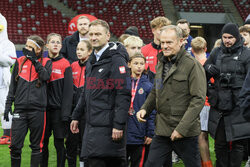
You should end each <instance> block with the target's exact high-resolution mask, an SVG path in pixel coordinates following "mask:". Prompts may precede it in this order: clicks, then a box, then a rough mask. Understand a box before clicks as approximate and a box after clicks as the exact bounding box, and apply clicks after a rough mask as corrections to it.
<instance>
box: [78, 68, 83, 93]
mask: <svg viewBox="0 0 250 167" xmlns="http://www.w3.org/2000/svg"><path fill="white" fill-rule="evenodd" d="M82 69H83V67H81V73H80V79H79V83H78V88H79V87H80V84H81V79H82Z"/></svg>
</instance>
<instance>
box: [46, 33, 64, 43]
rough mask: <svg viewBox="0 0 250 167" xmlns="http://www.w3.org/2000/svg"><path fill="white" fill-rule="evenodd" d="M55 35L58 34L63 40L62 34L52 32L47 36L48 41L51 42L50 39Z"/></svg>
mask: <svg viewBox="0 0 250 167" xmlns="http://www.w3.org/2000/svg"><path fill="white" fill-rule="evenodd" d="M53 36H57V37H59V38H60V42H62V36H61V35H60V34H57V33H50V34H49V35H48V36H47V43H49V41H50V40H51V38H52V37H53Z"/></svg>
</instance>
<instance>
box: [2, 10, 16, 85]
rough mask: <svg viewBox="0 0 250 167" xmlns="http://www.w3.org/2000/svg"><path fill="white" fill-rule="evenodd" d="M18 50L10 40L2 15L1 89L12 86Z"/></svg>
mask: <svg viewBox="0 0 250 167" xmlns="http://www.w3.org/2000/svg"><path fill="white" fill-rule="evenodd" d="M15 59H16V49H15V46H14V44H13V43H12V42H11V41H10V40H9V39H8V34H7V21H6V19H5V17H4V16H3V15H2V14H1V13H0V89H1V88H5V89H8V87H9V85H10V78H11V73H10V66H12V65H13V64H14V63H15Z"/></svg>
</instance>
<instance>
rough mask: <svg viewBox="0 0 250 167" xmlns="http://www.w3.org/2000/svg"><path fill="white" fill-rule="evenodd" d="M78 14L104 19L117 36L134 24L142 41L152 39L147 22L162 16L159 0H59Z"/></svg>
mask: <svg viewBox="0 0 250 167" xmlns="http://www.w3.org/2000/svg"><path fill="white" fill-rule="evenodd" d="M61 2H64V3H65V4H66V5H68V6H69V7H70V8H72V9H73V10H77V11H78V13H79V14H82V13H86V14H91V15H94V16H96V17H97V18H100V19H103V20H106V21H108V22H109V24H110V29H111V32H113V34H114V35H115V36H117V37H119V36H120V35H121V34H123V33H124V31H125V29H126V28H127V27H129V26H132V25H133V26H136V27H138V29H139V34H140V36H141V37H142V38H143V40H144V42H146V43H147V42H149V41H150V40H152V38H153V35H152V32H151V29H150V24H149V22H150V21H151V20H152V19H153V18H155V17H157V16H164V12H163V8H162V5H161V0H119V1H117V0H104V1H91V0H83V1H80V0H68V1H65V0H61Z"/></svg>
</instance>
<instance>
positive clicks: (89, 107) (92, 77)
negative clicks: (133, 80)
mask: <svg viewBox="0 0 250 167" xmlns="http://www.w3.org/2000/svg"><path fill="white" fill-rule="evenodd" d="M127 62H128V53H127V51H126V49H125V47H124V46H123V45H121V44H120V43H109V47H108V48H107V49H106V50H105V51H104V52H103V54H102V55H101V57H100V59H99V60H98V61H96V57H95V55H94V52H93V53H92V54H91V55H90V57H89V60H88V62H87V65H86V71H85V85H84V92H83V93H82V96H81V99H80V100H79V102H78V104H77V107H76V108H75V110H74V112H77V111H78V112H82V111H83V110H82V109H81V107H82V108H85V109H86V122H87V123H86V128H85V132H84V137H83V144H82V153H81V156H82V157H84V158H87V157H125V156H126V147H125V146H126V142H125V139H126V135H125V134H126V133H125V131H126V122H127V115H128V110H129V106H130V100H131V94H130V85H127V81H128V80H129V78H130V76H129V71H128V68H127ZM81 104H83V105H81ZM79 106H81V107H80V109H79ZM74 112H73V115H74ZM113 128H116V129H119V130H124V134H123V138H122V139H121V140H119V141H113V140H112V129H113Z"/></svg>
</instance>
